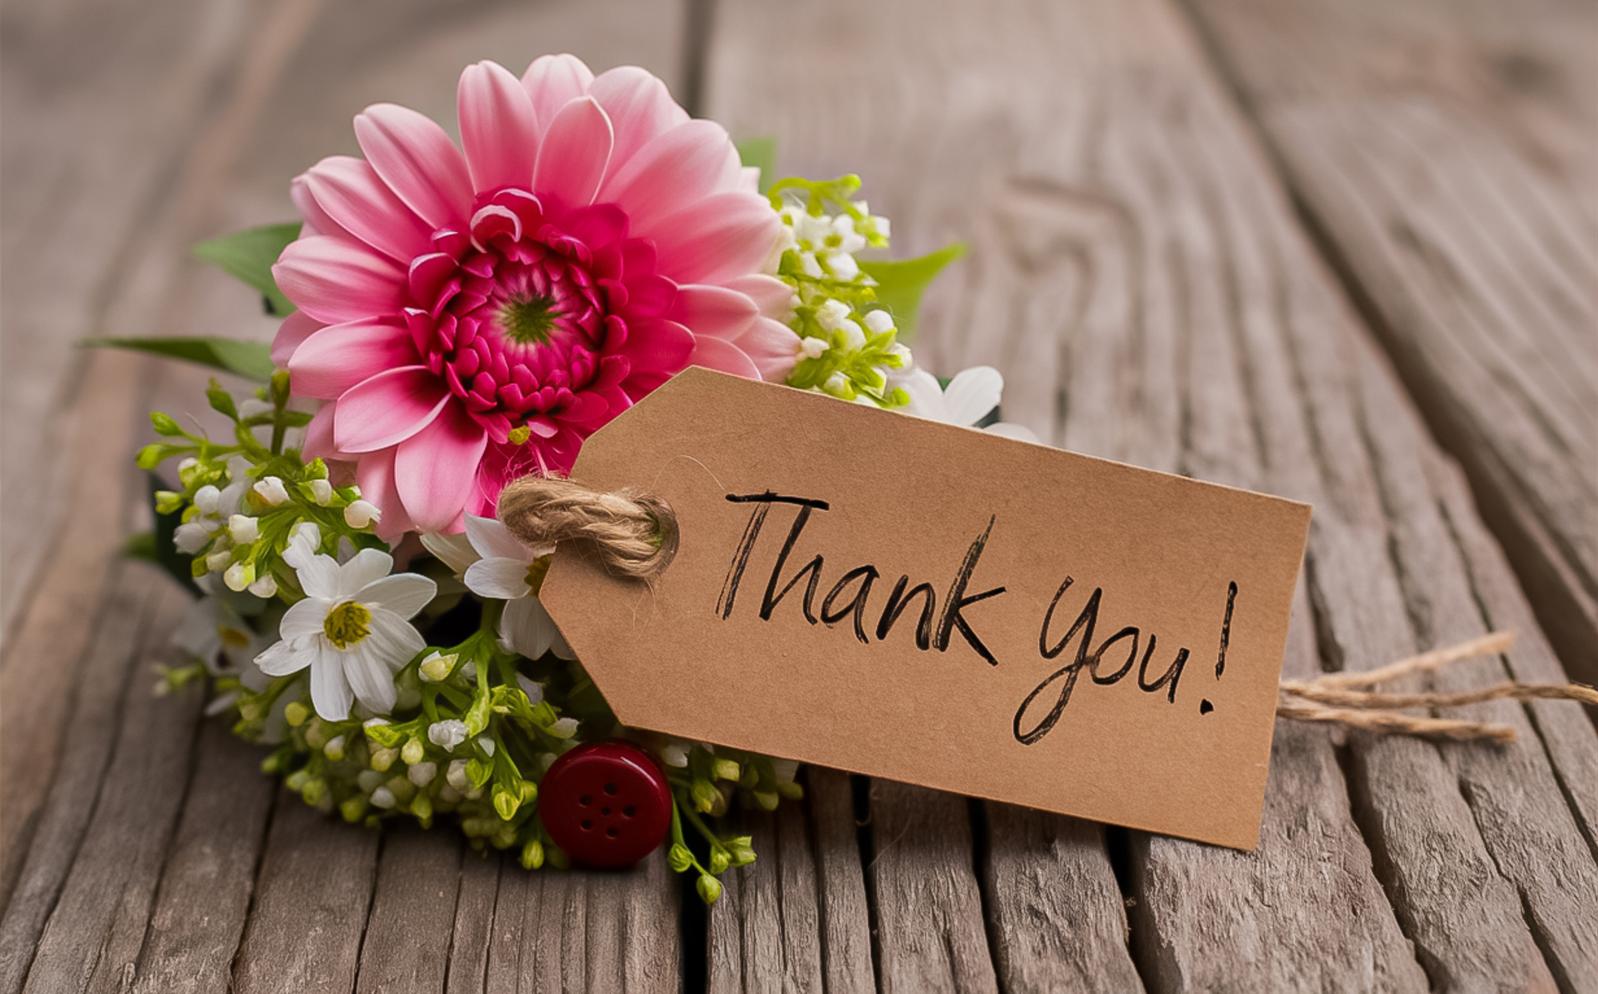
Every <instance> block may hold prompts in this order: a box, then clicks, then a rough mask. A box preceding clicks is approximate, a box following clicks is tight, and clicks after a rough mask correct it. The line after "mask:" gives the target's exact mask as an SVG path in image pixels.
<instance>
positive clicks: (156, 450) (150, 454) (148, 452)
mask: <svg viewBox="0 0 1598 994" xmlns="http://www.w3.org/2000/svg"><path fill="white" fill-rule="evenodd" d="M166 454H167V447H166V446H164V445H162V444H161V443H159V442H151V443H150V444H149V445H146V446H145V447H144V448H142V449H140V450H139V455H138V457H137V458H136V459H135V460H134V462H136V463H138V466H139V468H140V469H154V468H155V467H157V466H159V465H160V464H161V460H162V459H165V458H166Z"/></svg>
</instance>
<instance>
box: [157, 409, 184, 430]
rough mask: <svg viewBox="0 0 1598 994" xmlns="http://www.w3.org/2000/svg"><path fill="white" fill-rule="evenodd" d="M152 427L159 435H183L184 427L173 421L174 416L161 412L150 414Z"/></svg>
mask: <svg viewBox="0 0 1598 994" xmlns="http://www.w3.org/2000/svg"><path fill="white" fill-rule="evenodd" d="M150 426H151V427H152V428H154V429H155V433H156V434H157V435H181V434H183V427H182V426H181V425H179V424H178V423H177V421H175V420H173V418H172V415H170V414H164V413H162V412H161V411H151V412H150Z"/></svg>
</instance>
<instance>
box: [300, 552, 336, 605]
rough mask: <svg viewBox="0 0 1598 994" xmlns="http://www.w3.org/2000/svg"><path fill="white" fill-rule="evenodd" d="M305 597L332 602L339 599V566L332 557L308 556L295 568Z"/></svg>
mask: <svg viewBox="0 0 1598 994" xmlns="http://www.w3.org/2000/svg"><path fill="white" fill-rule="evenodd" d="M294 575H295V576H297V577H299V580H300V589H301V590H303V591H305V596H307V597H315V598H318V599H319V600H324V601H331V600H336V599H337V598H338V579H339V566H338V560H336V559H334V558H333V557H332V556H321V555H317V556H306V557H303V558H302V559H301V561H300V563H299V564H298V565H295V567H294Z"/></svg>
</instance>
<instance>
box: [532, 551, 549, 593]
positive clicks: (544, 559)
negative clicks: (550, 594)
mask: <svg viewBox="0 0 1598 994" xmlns="http://www.w3.org/2000/svg"><path fill="white" fill-rule="evenodd" d="M554 559H555V557H554V556H539V557H538V558H537V559H534V560H533V561H532V562H530V563H528V564H527V585H528V586H529V587H532V588H533V593H535V594H536V593H538V590H539V588H540V587H542V586H543V585H544V574H546V573H548V572H549V564H550V563H551V562H553V561H554Z"/></svg>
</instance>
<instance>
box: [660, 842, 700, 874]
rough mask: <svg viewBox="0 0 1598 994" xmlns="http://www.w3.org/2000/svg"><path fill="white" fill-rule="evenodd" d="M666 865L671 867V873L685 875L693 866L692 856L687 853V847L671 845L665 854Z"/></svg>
mask: <svg viewBox="0 0 1598 994" xmlns="http://www.w3.org/2000/svg"><path fill="white" fill-rule="evenodd" d="M666 865H667V866H669V867H671V870H672V872H673V873H685V872H687V870H688V868H689V867H690V866H693V865H694V854H693V853H691V852H689V851H688V847H687V846H684V845H680V844H677V843H673V844H672V847H671V849H669V850H668V851H667V852H666Z"/></svg>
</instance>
